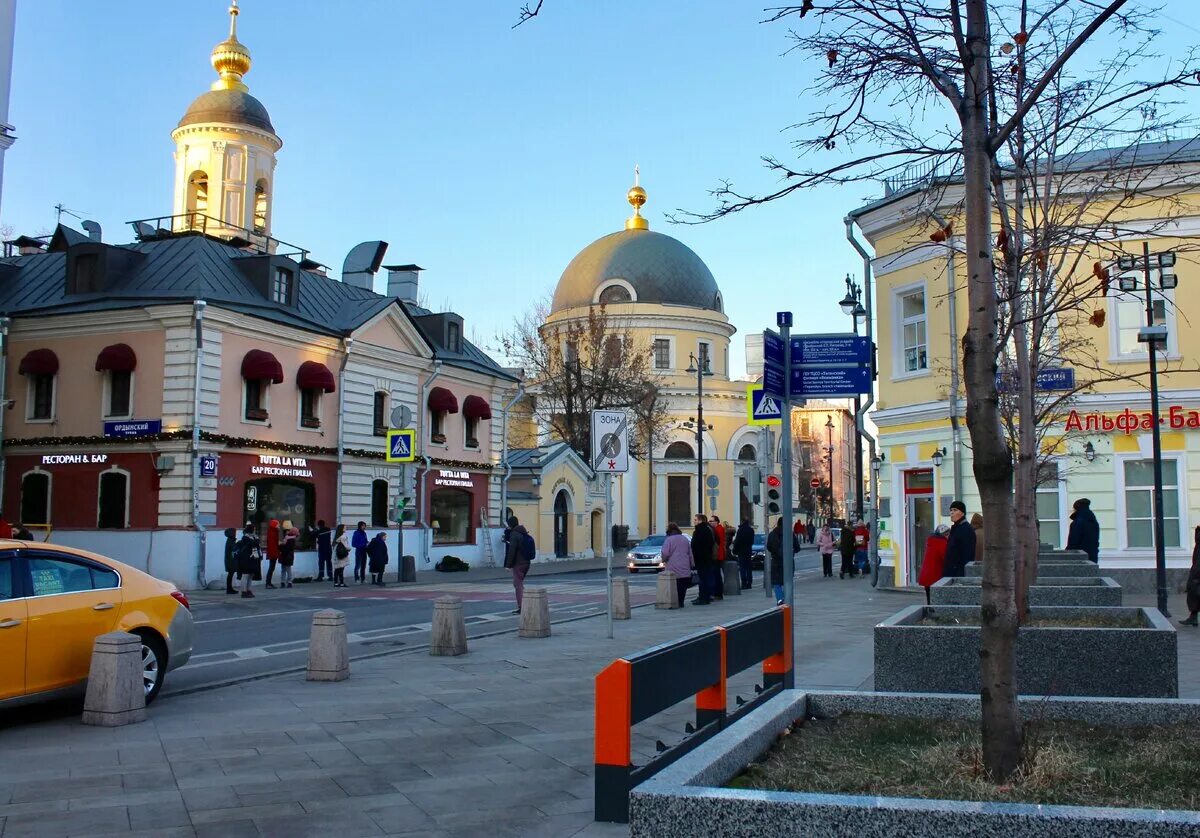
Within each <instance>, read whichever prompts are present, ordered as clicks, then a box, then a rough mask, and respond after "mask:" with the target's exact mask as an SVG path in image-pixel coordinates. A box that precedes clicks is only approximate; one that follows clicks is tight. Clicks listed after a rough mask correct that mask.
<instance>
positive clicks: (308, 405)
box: [300, 387, 325, 428]
mask: <svg viewBox="0 0 1200 838" xmlns="http://www.w3.org/2000/svg"><path fill="white" fill-rule="evenodd" d="M323 395H325V393H324V392H323V391H321V390H318V389H316V388H315V387H305V388H303V389H302V390H301V391H300V427H302V428H319V427H321V397H322V396H323Z"/></svg>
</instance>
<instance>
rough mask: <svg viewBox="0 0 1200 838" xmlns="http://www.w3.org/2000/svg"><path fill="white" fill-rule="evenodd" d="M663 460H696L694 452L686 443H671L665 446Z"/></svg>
mask: <svg viewBox="0 0 1200 838" xmlns="http://www.w3.org/2000/svg"><path fill="white" fill-rule="evenodd" d="M663 458H664V459H667V460H694V459H696V451H695V449H694V448H692V446H690V445H688V444H687V443H686V442H672V443H671V444H670V445H668V446H667V450H666V451H664V452H663Z"/></svg>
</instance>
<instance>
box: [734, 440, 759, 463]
mask: <svg viewBox="0 0 1200 838" xmlns="http://www.w3.org/2000/svg"><path fill="white" fill-rule="evenodd" d="M737 458H738V459H739V460H748V461H750V462H754V461H755V460H757V459H758V452H756V451H755V450H754V446H753V445H750V444H746V445H743V446H742V449H741V450H740V451H738V456H737Z"/></svg>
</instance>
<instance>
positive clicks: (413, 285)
mask: <svg viewBox="0 0 1200 838" xmlns="http://www.w3.org/2000/svg"><path fill="white" fill-rule="evenodd" d="M384 268H386V269H387V272H388V277H387V279H388V284H387V294H388V296H389V297H395V298H396V299H397V300H399V301H400V302H402V303H407V304H408V305H414V306H415V305H416V304H417V290H418V283H419V277H418V274H420V273H421V271H423V270H425V269H424V268H422V267H421V266H420V265H384Z"/></svg>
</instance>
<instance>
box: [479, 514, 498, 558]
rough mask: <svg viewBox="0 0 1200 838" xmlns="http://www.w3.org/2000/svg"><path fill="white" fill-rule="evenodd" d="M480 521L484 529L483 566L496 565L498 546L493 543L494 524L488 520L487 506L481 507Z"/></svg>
mask: <svg viewBox="0 0 1200 838" xmlns="http://www.w3.org/2000/svg"><path fill="white" fill-rule="evenodd" d="M479 522H480V524H482V525H483V526H482V529H483V566H484V567H495V566H496V548H495V547H494V546H493V545H492V525H491V524H490V523H489V522H488V514H487V507H486V506H481V507H479Z"/></svg>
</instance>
